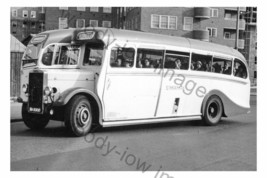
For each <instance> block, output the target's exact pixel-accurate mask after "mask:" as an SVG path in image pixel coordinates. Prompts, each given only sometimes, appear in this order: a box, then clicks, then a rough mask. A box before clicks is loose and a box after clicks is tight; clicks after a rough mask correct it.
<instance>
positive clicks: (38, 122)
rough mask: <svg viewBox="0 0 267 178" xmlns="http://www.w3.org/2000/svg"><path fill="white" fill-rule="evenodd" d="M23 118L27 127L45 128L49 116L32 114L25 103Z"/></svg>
mask: <svg viewBox="0 0 267 178" xmlns="http://www.w3.org/2000/svg"><path fill="white" fill-rule="evenodd" d="M21 114H22V119H23V122H24V123H25V125H26V126H27V127H29V128H30V129H32V130H39V129H43V128H45V127H46V126H47V124H48V122H49V118H47V117H45V116H44V115H39V114H32V113H29V112H28V110H27V104H25V103H23V105H22V112H21Z"/></svg>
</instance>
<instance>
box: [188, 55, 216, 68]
mask: <svg viewBox="0 0 267 178" xmlns="http://www.w3.org/2000/svg"><path fill="white" fill-rule="evenodd" d="M193 55H199V56H205V57H207V58H208V57H210V58H211V59H210V62H211V64H212V63H213V57H214V55H213V54H209V53H202V52H199V51H191V53H190V63H189V70H190V71H196V72H204V73H212V68H211V69H210V71H206V70H196V69H192V63H193V62H195V61H193ZM202 59H203V58H202ZM205 60H206V59H205ZM196 62H197V61H196ZM200 62H201V63H202V62H203V60H200ZM202 66H203V64H202ZM211 67H212V66H211Z"/></svg>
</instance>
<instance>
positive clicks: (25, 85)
mask: <svg viewBox="0 0 267 178" xmlns="http://www.w3.org/2000/svg"><path fill="white" fill-rule="evenodd" d="M22 91H23V92H24V93H28V84H23V85H22Z"/></svg>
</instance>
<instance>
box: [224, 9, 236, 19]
mask: <svg viewBox="0 0 267 178" xmlns="http://www.w3.org/2000/svg"><path fill="white" fill-rule="evenodd" d="M236 18H237V12H236V11H234V10H227V9H225V11H224V19H226V20H236Z"/></svg>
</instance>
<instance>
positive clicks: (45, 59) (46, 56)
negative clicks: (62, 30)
mask: <svg viewBox="0 0 267 178" xmlns="http://www.w3.org/2000/svg"><path fill="white" fill-rule="evenodd" d="M54 49H55V45H50V46H48V47H47V48H46V49H45V51H44V53H43V56H42V63H43V64H44V65H47V66H50V65H52V60H53V54H54Z"/></svg>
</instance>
